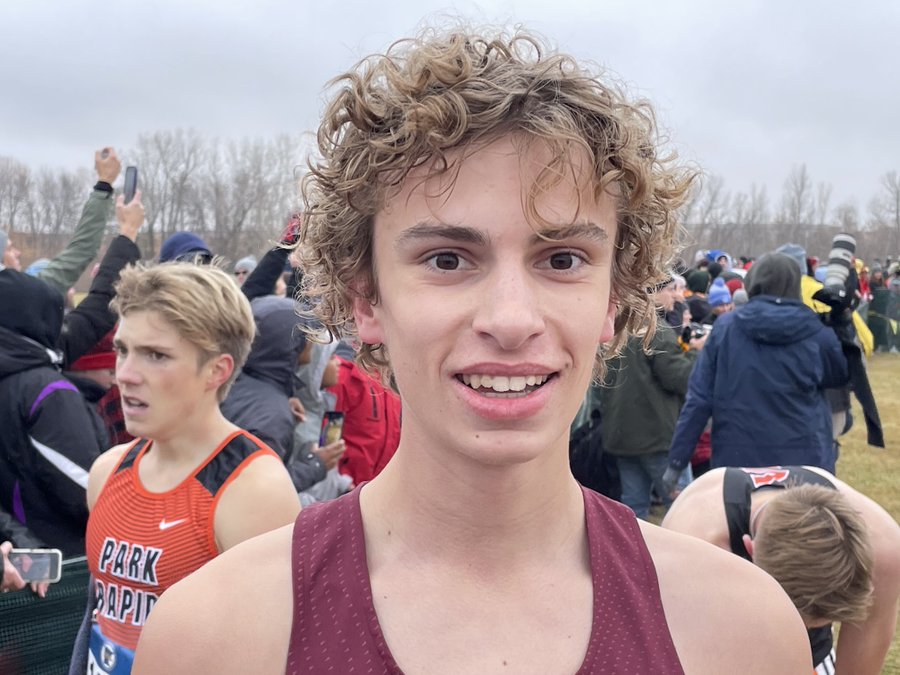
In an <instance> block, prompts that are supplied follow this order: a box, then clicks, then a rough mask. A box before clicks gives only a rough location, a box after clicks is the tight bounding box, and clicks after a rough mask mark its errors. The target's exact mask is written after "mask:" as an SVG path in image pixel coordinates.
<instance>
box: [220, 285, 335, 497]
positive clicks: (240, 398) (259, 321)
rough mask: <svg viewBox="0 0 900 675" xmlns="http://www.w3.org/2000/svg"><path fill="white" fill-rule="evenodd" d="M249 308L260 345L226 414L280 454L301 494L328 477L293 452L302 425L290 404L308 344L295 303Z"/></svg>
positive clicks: (260, 301)
mask: <svg viewBox="0 0 900 675" xmlns="http://www.w3.org/2000/svg"><path fill="white" fill-rule="evenodd" d="M250 307H251V309H252V310H253V318H254V320H255V321H256V333H257V335H256V340H255V341H254V343H253V348H252V349H251V350H250V355H249V356H248V357H247V363H245V364H244V367H243V369H242V370H241V373H240V375H238V377H237V380H235V382H234V385H233V386H232V387H231V391H229V393H228V396H227V397H226V399H225V400H224V401H223V402H222V405H221V410H222V414H223V415H224V416H225V417H226V418H227V419H228V420H229V421H231V422H232V423H234V424H236V425H237V426H239V427H241V428H242V429H246V430H247V431H249V432H250V433H252V434H253V435H254V436H256V437H258V438H259V439H260V440H261V441H263V442H264V443H266V445H268V446H269V447H270V448H272V449H273V450H274V451H275V452H277V453H278V455H279V456H280V457H281V458H282V459H283V460H284V461H285V466H286V467H287V469H288V473H289V474H290V475H291V479H292V480H293V481H294V487H296V488H297V491H298V492H299V491H301V490H305V489H307V488H309V487H310V486H312V485H313V484H315V483H316V482H318V481H320V480H322V479H323V478H324V477H325V467H324V465H323V464H322V463H321V462H320V461H319V460H318V458H316V456H315V455H313V454H312V453H310V452H308V451H305V452H304V454H302V456H298V453H294V427H295V426H296V422H297V420H296V419H295V418H294V414H293V412H292V411H291V407H290V404H289V402H288V399H289V398H290V397H291V396H292V395H293V386H294V384H293V377H294V369H295V368H296V364H297V358H298V357H299V355H300V353H301V352H302V351H303V347H304V346H305V344H306V339H305V337H304V334H303V332H302V331H301V330H300V327H299V326H298V318H297V311H296V304H295V303H294V301H293V300H290V299H288V298H279V297H276V296H274V295H268V296H263V297H260V298H257V299H255V300H253V302H251V303H250Z"/></svg>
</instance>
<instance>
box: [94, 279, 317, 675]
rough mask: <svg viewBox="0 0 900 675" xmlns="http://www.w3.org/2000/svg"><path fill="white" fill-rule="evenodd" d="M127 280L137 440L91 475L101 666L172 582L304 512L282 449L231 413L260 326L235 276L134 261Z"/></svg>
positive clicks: (125, 401) (123, 362)
mask: <svg viewBox="0 0 900 675" xmlns="http://www.w3.org/2000/svg"><path fill="white" fill-rule="evenodd" d="M116 292H117V295H116V298H115V300H114V301H113V303H112V308H113V309H114V310H115V311H116V312H117V313H118V314H119V325H118V328H117V330H116V335H115V339H114V344H115V348H116V352H117V354H118V358H117V362H116V380H117V382H118V385H119V389H120V391H121V395H122V410H123V413H124V416H125V425H126V427H127V429H128V432H129V433H130V434H132V435H133V436H135V437H136V439H137V440H135V441H134V442H133V443H129V444H127V445H120V446H117V447H115V448H113V449H112V450H109V451H108V452H106V453H104V454H103V455H101V456H100V458H99V459H97V461H96V462H94V465H93V467H92V468H91V472H90V476H89V479H88V488H87V501H88V507H89V508H90V510H91V515H90V518H89V520H88V526H87V557H88V565H89V566H90V570H91V575H92V579H93V583H94V588H95V592H96V602H97V612H96V617H97V618H96V624H95V625H94V626H93V627H92V632H91V638H90V652H91V653H90V657H89V659H90V661H89V662H90V663H91V664H92V665H94V666H95V667H99V666H98V665H97V664H101V665H102V664H104V663H108V662H109V660H110V659H109V656H110V651H111V650H114V651H115V656H116V658H115V661H116V662H118V663H120V664H121V663H123V662H124V663H127V662H128V661H129V660H130V659H131V658H132V652H133V650H134V649H135V647H136V646H137V642H138V637H139V635H140V632H141V629H142V626H143V624H144V622H145V621H146V619H147V616H149V615H150V612H151V611H152V610H153V607H154V605H155V604H156V602H157V600H158V599H159V597H160V596H161V595H162V594H163V593H164V592H165V591H166V589H167V588H168V587H169V586H171V585H172V584H174V583H175V582H177V581H178V580H180V579H181V578H183V577H185V576H187V575H188V574H190V573H191V572H193V571H194V570H196V569H197V568H199V567H200V566H201V565H203V564H205V563H206V562H207V561H209V560H211V559H212V558H214V557H215V556H217V555H218V554H219V553H221V552H222V551H225V550H227V549H230V548H232V547H233V546H235V545H237V544H238V543H240V542H242V541H244V540H245V539H249V538H251V537H254V536H256V535H258V534H261V533H263V532H268V531H269V530H272V529H275V528H278V527H280V526H282V525H285V524H286V523H290V522H293V520H294V519H295V518H296V516H297V514H298V513H299V511H300V502H299V499H298V497H297V493H296V491H295V490H294V487H293V485H292V484H291V480H290V478H289V476H288V474H287V471H286V470H285V468H284V465H283V464H282V462H281V459H280V458H279V457H278V455H277V454H275V452H274V451H273V450H271V449H270V448H269V447H268V446H266V445H265V444H263V443H262V442H261V441H260V440H259V439H257V438H256V437H254V436H252V435H250V434H248V433H247V432H246V431H244V430H242V429H240V428H238V427H236V426H235V425H234V424H232V423H230V422H229V421H227V420H226V419H225V418H224V417H223V416H222V414H221V412H220V411H219V404H220V403H221V401H222V400H223V399H224V398H225V395H226V394H227V393H228V389H229V387H230V386H231V384H232V383H233V381H234V378H235V376H236V374H237V371H238V370H239V369H240V367H241V366H242V365H243V363H244V361H245V360H246V358H247V354H248V353H249V351H250V344H251V342H252V340H253V336H254V333H255V326H254V323H253V316H252V314H251V312H250V303H249V302H248V301H247V299H246V298H245V297H244V295H243V294H242V293H241V291H240V289H239V288H238V286H237V285H236V284H235V283H234V280H233V279H231V278H230V276H229V275H228V274H226V273H225V272H223V271H221V270H219V269H216V268H214V267H212V266H200V265H193V264H189V263H170V264H165V265H158V266H156V267H151V268H134V267H132V268H128V269H126V270H125V271H123V272H122V275H121V279H120V281H119V283H118V284H117V286H116ZM248 571H249V570H248ZM81 672H84V670H83V669H82V670H81ZM91 672H106V671H103V670H99V671H91ZM116 672H119V671H116Z"/></svg>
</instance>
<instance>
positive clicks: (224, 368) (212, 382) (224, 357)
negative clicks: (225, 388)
mask: <svg viewBox="0 0 900 675" xmlns="http://www.w3.org/2000/svg"><path fill="white" fill-rule="evenodd" d="M207 367H208V368H209V378H208V379H207V386H208V388H209V389H211V390H213V391H217V390H218V389H219V387H221V386H222V385H223V384H225V383H226V382H227V381H228V378H229V377H231V374H232V373H233V372H234V357H233V356H232V355H231V354H218V355H217V356H214V357H213V358H212V359H211V360H210V362H209V364H207Z"/></svg>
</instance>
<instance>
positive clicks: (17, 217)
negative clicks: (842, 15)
mask: <svg viewBox="0 0 900 675" xmlns="http://www.w3.org/2000/svg"><path fill="white" fill-rule="evenodd" d="M302 147H303V146H302V144H301V141H300V139H299V138H296V137H291V136H288V135H280V136H277V137H275V138H274V139H258V138H253V139H251V138H244V139H242V140H238V141H222V140H220V139H216V138H207V137H204V136H202V135H200V134H199V133H197V132H196V131H192V130H191V131H185V130H177V131H157V132H155V133H152V134H144V135H141V136H139V137H138V140H137V143H136V145H135V147H133V148H122V149H117V152H118V154H119V157H120V159H121V160H122V166H123V173H124V167H125V166H126V165H129V164H134V165H137V166H138V169H139V185H138V187H139V189H140V190H141V191H142V200H143V202H144V204H145V205H146V206H147V222H146V224H145V225H144V227H143V229H142V231H141V234H140V238H139V241H138V243H139V244H140V246H141V249H142V250H143V251H144V256H145V257H146V258H150V257H151V256H153V255H155V254H156V253H157V252H158V251H159V247H160V245H161V244H162V242H163V241H164V240H165V239H166V238H167V237H169V236H170V235H171V234H173V233H174V232H177V231H180V230H189V231H191V232H195V233H196V234H198V235H200V236H201V237H203V238H204V240H205V241H206V243H207V244H208V245H209V246H210V248H211V249H212V250H213V251H214V252H215V253H217V254H220V255H223V256H225V257H226V258H229V259H231V260H236V259H237V258H241V257H243V256H245V255H247V254H248V253H254V254H259V253H261V252H263V251H265V250H266V249H267V248H268V247H269V246H270V245H271V243H272V242H273V241H275V240H277V239H278V237H279V235H280V233H281V231H282V229H283V228H284V225H285V223H286V221H287V218H288V216H289V215H290V214H291V213H292V212H293V211H295V210H296V209H297V207H298V203H299V199H298V195H299V187H298V179H299V175H300V174H299V171H300V168H299V167H300V166H301V163H302V161H303V157H302V155H301V149H302ZM95 180H96V178H95V177H94V176H93V170H92V169H90V170H89V169H88V168H81V169H77V170H74V171H73V170H66V169H50V168H42V169H39V170H37V171H35V170H32V169H31V168H30V167H28V166H26V165H25V164H23V163H22V162H20V161H18V160H16V159H15V158H12V157H2V156H0V226H2V227H4V228H5V229H7V231H10V232H12V233H15V234H16V235H19V236H18V239H17V240H18V241H22V242H23V244H24V246H25V247H26V248H31V249H32V250H31V251H29V252H30V253H32V254H33V257H42V256H52V255H54V254H55V253H56V252H58V251H59V250H61V249H62V247H63V246H64V244H65V242H66V240H67V238H68V237H67V235H71V233H72V231H73V230H74V228H75V226H76V224H77V223H78V218H79V216H80V215H81V209H82V207H83V205H84V203H85V200H86V199H87V195H88V193H89V190H90V186H91V185H93V181H95ZM109 228H110V231H114V230H115V222H114V221H111V222H110V224H109ZM23 260H28V258H27V256H23Z"/></svg>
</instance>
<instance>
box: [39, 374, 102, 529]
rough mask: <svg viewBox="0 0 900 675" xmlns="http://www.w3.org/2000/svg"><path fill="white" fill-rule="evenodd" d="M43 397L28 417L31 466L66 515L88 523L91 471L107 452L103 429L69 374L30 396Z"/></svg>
mask: <svg viewBox="0 0 900 675" xmlns="http://www.w3.org/2000/svg"><path fill="white" fill-rule="evenodd" d="M48 392H49V393H48ZM38 398H40V400H39V402H38V403H37V404H36V405H35V404H32V407H33V410H32V411H30V414H28V416H27V424H26V430H27V433H28V442H29V444H30V446H31V447H30V448H29V449H30V452H29V453H28V455H27V457H28V464H29V466H28V467H27V470H28V471H29V472H30V473H31V475H32V476H33V478H34V480H35V481H36V482H39V483H41V484H42V485H43V486H44V487H45V491H46V493H47V494H48V495H53V496H54V497H55V498H56V504H55V508H56V512H57V513H58V514H59V515H60V516H61V517H63V518H66V519H80V518H83V519H84V520H85V521H87V516H88V510H87V501H86V490H87V479H88V472H89V471H90V468H91V465H92V464H93V463H94V460H95V459H97V457H99V456H100V453H101V452H103V450H105V448H104V447H103V445H104V443H103V440H102V439H101V438H100V437H99V431H100V430H99V429H98V428H97V426H96V425H95V423H94V420H93V419H92V418H91V412H90V410H89V409H88V403H87V402H86V401H85V399H84V397H83V396H82V395H81V392H79V391H78V390H77V389H76V388H75V386H74V385H73V384H72V383H71V382H69V381H68V380H66V379H65V378H60V379H59V381H57V382H53V383H52V384H51V385H49V386H44V388H43V390H42V391H41V392H39V396H35V397H31V396H29V399H30V400H37V399H38Z"/></svg>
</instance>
